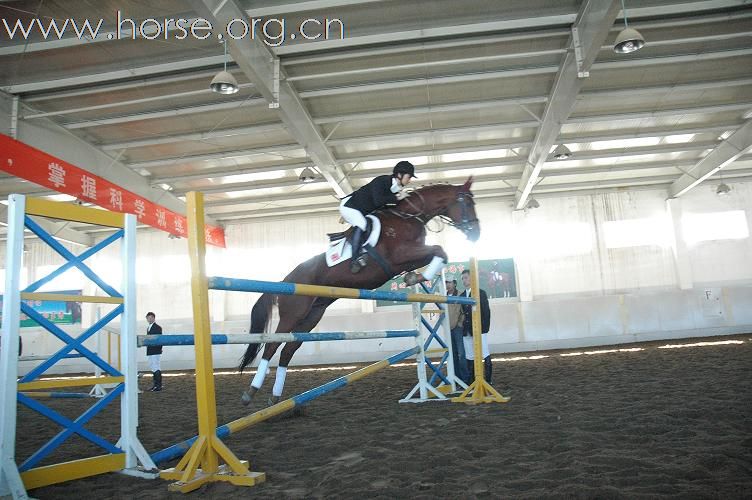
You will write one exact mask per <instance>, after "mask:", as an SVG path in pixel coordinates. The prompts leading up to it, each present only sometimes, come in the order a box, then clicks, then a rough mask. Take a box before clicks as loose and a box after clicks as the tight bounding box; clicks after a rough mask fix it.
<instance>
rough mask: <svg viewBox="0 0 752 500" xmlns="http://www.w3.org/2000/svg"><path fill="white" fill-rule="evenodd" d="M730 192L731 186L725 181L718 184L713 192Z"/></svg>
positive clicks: (721, 194) (724, 194)
mask: <svg viewBox="0 0 752 500" xmlns="http://www.w3.org/2000/svg"><path fill="white" fill-rule="evenodd" d="M730 192H731V188H730V187H729V186H728V184H726V183H725V182H721V183H720V184H718V187H717V188H716V190H715V194H717V195H718V196H728V194H729V193H730Z"/></svg>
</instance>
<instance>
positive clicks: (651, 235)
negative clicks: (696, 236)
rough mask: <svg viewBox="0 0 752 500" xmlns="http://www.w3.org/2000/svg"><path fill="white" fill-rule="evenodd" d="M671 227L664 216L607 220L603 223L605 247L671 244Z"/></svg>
mask: <svg viewBox="0 0 752 500" xmlns="http://www.w3.org/2000/svg"><path fill="white" fill-rule="evenodd" d="M672 231H673V229H672V228H671V225H670V224H669V221H668V219H666V218H665V217H647V218H644V219H629V220H617V221H608V222H606V223H604V224H603V232H604V235H605V240H606V248H628V247H639V246H647V245H657V246H662V247H668V246H671V239H672V238H671V234H672Z"/></svg>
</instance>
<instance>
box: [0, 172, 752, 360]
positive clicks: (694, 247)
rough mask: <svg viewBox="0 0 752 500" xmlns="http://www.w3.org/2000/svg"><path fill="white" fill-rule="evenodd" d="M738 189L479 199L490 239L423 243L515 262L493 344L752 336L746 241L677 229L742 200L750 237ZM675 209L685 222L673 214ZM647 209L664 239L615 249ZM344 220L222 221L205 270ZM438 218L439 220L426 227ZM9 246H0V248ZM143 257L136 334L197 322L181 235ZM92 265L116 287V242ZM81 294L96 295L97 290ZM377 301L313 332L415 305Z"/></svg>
mask: <svg viewBox="0 0 752 500" xmlns="http://www.w3.org/2000/svg"><path fill="white" fill-rule="evenodd" d="M731 186H732V193H731V195H730V196H728V197H724V198H719V197H718V196H716V195H715V187H716V184H715V183H713V184H710V183H708V184H706V185H702V186H700V187H698V188H696V189H694V190H692V191H691V192H690V193H689V194H687V195H685V196H684V197H682V198H681V199H680V200H678V201H672V202H671V209H670V210H669V206H667V203H666V201H665V198H666V193H665V192H664V191H632V192H619V193H607V194H599V195H586V196H567V197H558V198H556V197H545V198H543V197H542V198H539V201H540V205H541V206H540V208H538V209H536V210H532V211H528V212H526V213H519V212H516V213H515V212H513V211H512V206H511V203H509V202H499V201H495V202H487V201H483V200H479V204H478V214H479V217H480V220H481V226H482V237H481V240H480V241H479V242H478V244H477V245H476V246H472V245H469V244H468V243H467V242H464V241H463V240H462V237H461V236H460V235H459V232H458V231H456V230H455V229H452V228H447V229H445V230H444V231H443V232H440V233H430V234H429V241H430V242H432V243H437V244H442V245H444V247H445V248H446V249H447V251H448V253H449V256H450V258H451V259H452V260H462V259H465V258H467V257H468V256H469V255H471V254H472V255H476V256H477V257H479V258H481V259H483V258H494V257H496V258H503V257H514V258H515V261H516V264H517V274H518V279H519V283H518V290H519V294H520V297H521V298H522V300H520V299H497V300H493V301H492V305H491V307H492V318H493V320H492V330H491V338H490V343H491V347H492V349H493V350H494V351H495V352H507V351H509V352H511V351H520V350H527V349H544V348H557V347H575V346H586V345H598V344H611V343H621V342H631V341H635V340H646V339H661V338H677V337H688V336H703V335H717V334H725V333H737V332H749V331H752V258H750V257H751V256H752V239H751V238H749V237H747V238H744V239H735V240H719V241H706V242H700V243H695V244H686V243H684V240H683V236H682V234H681V230H677V232H675V231H674V229H675V228H680V227H681V221H680V219H678V218H680V217H682V216H685V215H687V214H694V213H707V212H725V211H730V210H742V211H744V213H745V214H746V219H747V224H748V225H749V232H750V233H752V183H732V184H731ZM671 217H674V218H677V220H676V221H675V222H676V223H675V224H674V223H672V219H671ZM645 218H656V219H663V220H664V221H665V227H666V235H664V236H665V237H660V238H658V239H660V240H661V242H659V243H656V244H650V245H642V246H634V247H629V248H607V245H606V237H605V229H606V226H607V225H608V223H609V222H610V221H620V220H632V219H645ZM340 228H342V226H339V225H338V224H337V222H336V217H334V216H326V217H310V218H302V217H301V219H300V220H283V221H267V222H256V223H247V224H233V225H230V226H229V227H228V228H227V230H226V233H227V243H228V248H227V249H226V250H220V249H210V256H209V264H208V268H209V273H210V274H214V275H229V276H234V277H245V278H256V279H268V280H280V279H282V278H283V277H284V275H285V274H286V273H287V272H288V271H289V270H291V269H292V268H293V267H294V266H295V265H296V264H297V263H298V262H300V261H301V260H304V259H306V258H308V257H310V256H311V255H313V254H314V253H315V252H317V251H322V250H323V249H324V248H325V246H326V237H325V233H326V232H327V231H334V230H338V229H340ZM432 228H433V229H436V226H435V225H434V224H432ZM27 246H28V247H29V253H28V254H27V256H28V258H29V261H28V262H30V263H31V267H30V269H29V274H30V276H29V279H30V280H33V279H34V274H35V267H36V266H39V265H46V264H50V263H52V262H59V258H57V257H56V256H55V255H54V254H53V253H52V252H51V251H49V250H45V249H44V246H43V244H42V243H39V242H36V243H33V242H27ZM4 251H5V249H4V248H3V249H2V250H0V256H1V255H4ZM79 252H80V249H77V250H76V253H79ZM138 255H139V260H138V265H137V268H138V281H139V289H138V317H139V320H140V321H141V324H139V330H143V329H144V328H145V322H144V321H143V316H144V315H145V314H146V312H147V311H149V310H153V311H155V312H156V313H157V321H158V322H159V323H160V324H161V325H162V326H163V327H164V329H165V332H166V333H188V332H190V323H191V322H190V314H191V312H190V282H189V279H190V276H189V273H190V271H189V269H188V261H187V254H186V242H185V240H174V239H168V238H167V236H166V235H165V234H164V233H161V232H157V231H152V230H146V231H142V232H140V233H139V237H138ZM92 266H93V267H94V268H95V269H97V270H98V271H100V272H102V273H103V274H104V275H106V276H108V277H109V279H110V282H111V284H113V285H115V286H118V285H119V283H118V281H117V279H116V275H117V274H118V272H119V249H118V248H117V247H116V246H115V247H113V248H110V249H108V250H106V251H104V252H103V254H102V255H101V256H98V257H96V258H95V259H93V261H92ZM0 267H2V264H0ZM87 286H88V285H87ZM85 290H86V293H94V288H93V287H90V286H89V288H85ZM707 293H709V294H710V296H711V298H710V299H708V298H707ZM256 297H257V295H256V294H244V293H226V292H211V293H210V298H211V307H212V315H213V320H214V321H215V326H214V328H215V331H217V332H225V333H241V332H244V331H247V328H248V321H249V319H248V318H249V314H250V309H251V306H252V304H253V301H254V300H255V298H256ZM716 299H717V300H716ZM372 311H374V308H373V305H372V304H371V303H364V302H358V301H352V300H342V301H339V302H337V303H336V304H335V305H334V306H333V307H332V308H331V309H330V311H329V312H328V313H327V315H326V316H325V317H324V319H323V320H322V322H321V324H320V325H319V328H318V330H319V331H326V330H354V331H357V330H364V329H368V330H373V329H378V328H407V327H410V324H409V323H410V318H411V313H410V310H409V306H405V307H389V308H377V309H376V310H375V312H372ZM93 315H94V313H93V311H91V310H89V311H88V312H87V310H85V311H84V316H85V318H88V319H89V320H91V318H92V317H93ZM23 335H25V336H26V335H31V333H27V332H24V333H23ZM48 337H50V336H49V335H48ZM25 338H26V337H25ZM35 338H36V339H37V340H36V341H35V342H36V343H35V344H34V348H35V349H36V351H34V352H27V353H26V354H42V353H43V351H44V350H45V349H47V348H49V350H50V351H51V350H52V348H53V345H57V341H55V340H51V341H49V342H50V343H49V344H48V345H45V344H44V343H43V341H42V340H41V338H42V337H35ZM409 342H410V341H409V340H389V341H351V342H334V343H327V344H318V343H313V344H310V345H306V346H304V347H303V348H302V349H301V350H300V351H299V352H298V355H297V356H296V359H295V361H296V362H297V363H299V364H313V363H327V362H350V361H367V360H372V359H378V358H380V357H384V356H385V355H386V354H388V353H393V352H397V351H399V350H401V349H402V348H404V347H405V346H407V345H409ZM243 349H244V347H243V346H216V347H215V360H216V365H217V366H218V367H231V366H234V365H235V364H236V362H237V358H238V357H239V356H240V354H241V353H242V350H243ZM37 351H38V352H37ZM141 356H143V353H141ZM192 359H193V354H192V350H191V349H190V348H177V347H173V348H167V349H165V355H164V366H165V368H166V369H172V368H183V367H190V366H192ZM142 361H143V360H142ZM66 364H68V365H70V367H71V369H73V368H74V367H78V366H79V365H80V363H77V360H69V361H66Z"/></svg>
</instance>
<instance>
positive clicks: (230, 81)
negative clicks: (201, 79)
mask: <svg viewBox="0 0 752 500" xmlns="http://www.w3.org/2000/svg"><path fill="white" fill-rule="evenodd" d="M222 45H224V47H225V69H224V70H223V71H220V72H219V73H217V75H216V76H215V77H214V78H212V81H211V83H210V84H209V88H210V89H212V92H216V93H217V94H225V95H229V94H234V93H236V92H237V91H238V90H239V87H238V81H237V80H236V79H235V77H234V76H232V75H231V74H230V73H228V72H227V40H223V41H222Z"/></svg>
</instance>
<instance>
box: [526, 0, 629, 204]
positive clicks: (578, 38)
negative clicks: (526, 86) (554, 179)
mask: <svg viewBox="0 0 752 500" xmlns="http://www.w3.org/2000/svg"><path fill="white" fill-rule="evenodd" d="M619 7H620V6H619V1H618V0H590V1H587V2H584V3H583V4H582V8H581V10H580V12H579V14H578V15H577V20H576V21H575V23H574V25H573V26H572V37H570V39H569V42H568V43H567V46H571V47H572V49H573V50H572V51H570V52H568V53H567V55H566V56H565V57H564V61H563V62H562V63H561V67H560V69H559V71H558V73H557V75H556V80H555V81H554V85H553V88H552V90H551V95H550V97H549V100H548V103H547V104H546V109H545V111H544V112H543V121H542V123H541V125H540V127H539V128H538V133H537V134H536V136H535V139H534V141H533V146H532V147H531V148H530V150H529V153H528V157H527V164H526V165H525V171H524V172H523V174H522V178H521V179H520V184H519V186H518V188H517V193H516V194H515V208H516V209H517V210H521V209H523V208H524V207H525V205H526V203H527V198H528V196H530V192H531V191H532V190H533V187H535V185H536V183H537V182H538V176H539V174H540V171H541V169H542V168H543V164H544V163H545V162H546V159H547V158H548V153H549V151H551V146H553V144H554V142H555V141H556V139H557V138H558V136H559V134H560V132H561V126H562V125H563V124H564V123H565V122H566V120H567V118H568V117H569V115H570V114H571V113H572V110H573V109H574V106H575V104H576V102H577V99H576V98H577V94H579V92H580V89H581V88H582V85H583V83H584V82H583V77H585V76H587V75H588V72H589V71H590V69H591V66H592V65H593V62H594V61H595V58H596V56H597V55H598V52H599V51H600V47H601V46H602V45H603V43H604V42H605V41H606V37H607V36H608V34H609V32H610V30H611V27H612V26H613V24H614V20H615V19H616V16H617V15H618V13H619Z"/></svg>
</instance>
